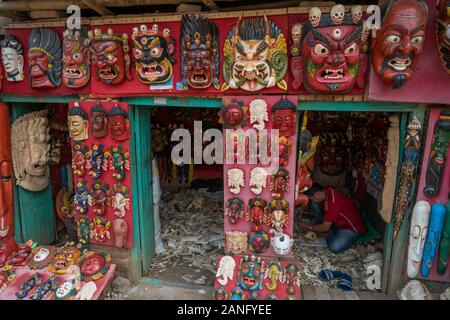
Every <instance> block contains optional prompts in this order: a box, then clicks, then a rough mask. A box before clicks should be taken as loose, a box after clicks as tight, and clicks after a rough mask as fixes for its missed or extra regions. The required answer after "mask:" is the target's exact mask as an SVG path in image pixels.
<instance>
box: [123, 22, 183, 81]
mask: <svg viewBox="0 0 450 320" xmlns="http://www.w3.org/2000/svg"><path fill="white" fill-rule="evenodd" d="M131 40H132V45H133V56H134V59H135V68H136V74H137V75H138V78H139V80H140V81H141V82H142V83H149V84H157V83H167V82H168V81H169V80H170V79H171V78H172V76H173V66H172V65H173V64H174V63H175V57H174V53H175V39H174V38H172V37H171V36H170V30H169V29H167V28H166V29H164V30H160V28H159V26H158V25H157V24H154V25H153V26H152V27H151V28H147V26H146V25H145V24H143V25H141V26H140V27H139V28H138V27H135V28H133V32H132V35H131Z"/></svg>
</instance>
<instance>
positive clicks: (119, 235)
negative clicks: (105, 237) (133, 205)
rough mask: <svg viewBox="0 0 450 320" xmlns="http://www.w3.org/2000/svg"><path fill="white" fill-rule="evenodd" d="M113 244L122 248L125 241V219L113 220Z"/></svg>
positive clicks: (126, 227)
mask: <svg viewBox="0 0 450 320" xmlns="http://www.w3.org/2000/svg"><path fill="white" fill-rule="evenodd" d="M113 233H114V245H115V246H116V248H123V247H125V245H126V243H127V235H128V224H127V222H126V221H125V220H123V219H121V218H117V219H115V220H114V221H113Z"/></svg>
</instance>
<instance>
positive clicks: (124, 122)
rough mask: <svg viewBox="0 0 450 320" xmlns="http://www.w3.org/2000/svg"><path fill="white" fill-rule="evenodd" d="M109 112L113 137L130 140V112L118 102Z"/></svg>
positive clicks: (109, 123)
mask: <svg viewBox="0 0 450 320" xmlns="http://www.w3.org/2000/svg"><path fill="white" fill-rule="evenodd" d="M107 114H108V125H109V132H110V135H111V137H112V138H113V139H114V140H116V141H125V140H128V139H129V138H130V121H129V120H128V112H126V111H125V110H124V109H122V108H121V107H120V106H119V105H118V104H116V105H115V106H114V107H113V108H112V109H111V110H110V111H109V112H108V113H107Z"/></svg>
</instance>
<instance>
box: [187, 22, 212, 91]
mask: <svg viewBox="0 0 450 320" xmlns="http://www.w3.org/2000/svg"><path fill="white" fill-rule="evenodd" d="M218 41H219V30H218V29H217V26H216V25H215V24H214V23H213V22H211V21H209V20H208V19H207V18H205V17H202V16H199V15H193V14H192V15H183V18H182V20H181V50H182V52H181V77H182V79H183V84H184V86H185V87H186V86H187V85H189V86H190V87H192V88H196V89H204V88H208V87H209V86H211V84H212V85H213V86H214V87H215V88H216V89H219V42H218Z"/></svg>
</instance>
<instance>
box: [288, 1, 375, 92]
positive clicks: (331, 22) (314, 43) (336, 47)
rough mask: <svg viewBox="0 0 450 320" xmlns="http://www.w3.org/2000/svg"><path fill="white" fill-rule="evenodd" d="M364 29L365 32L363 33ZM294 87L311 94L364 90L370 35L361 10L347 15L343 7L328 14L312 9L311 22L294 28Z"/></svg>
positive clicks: (292, 65)
mask: <svg viewBox="0 0 450 320" xmlns="http://www.w3.org/2000/svg"><path fill="white" fill-rule="evenodd" d="M363 29H364V31H363ZM291 35H292V39H293V47H292V50H291V52H292V59H291V72H292V75H293V76H294V81H293V84H292V87H293V88H294V89H298V88H299V87H300V86H301V85H303V87H304V88H305V90H307V91H308V92H311V93H329V94H334V93H347V92H349V91H351V90H352V89H353V88H354V87H355V86H356V87H358V88H364V86H365V72H366V70H367V59H368V58H367V52H368V49H369V46H368V42H367V40H368V32H367V26H366V24H365V21H364V20H362V8H361V6H354V7H352V9H351V12H349V13H345V8H344V6H343V5H341V4H337V5H334V6H333V7H332V8H331V12H330V13H329V14H325V13H322V12H321V10H320V9H319V8H317V7H314V8H311V10H310V12H309V21H308V22H307V23H305V24H304V25H301V24H295V25H294V26H293V28H292V32H291Z"/></svg>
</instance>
